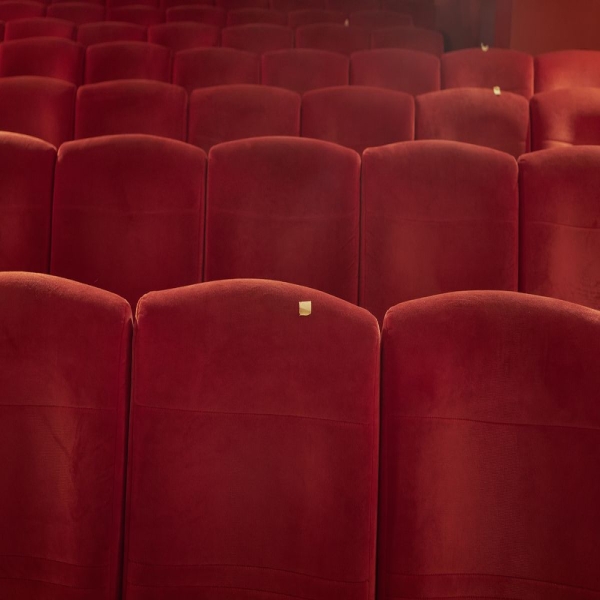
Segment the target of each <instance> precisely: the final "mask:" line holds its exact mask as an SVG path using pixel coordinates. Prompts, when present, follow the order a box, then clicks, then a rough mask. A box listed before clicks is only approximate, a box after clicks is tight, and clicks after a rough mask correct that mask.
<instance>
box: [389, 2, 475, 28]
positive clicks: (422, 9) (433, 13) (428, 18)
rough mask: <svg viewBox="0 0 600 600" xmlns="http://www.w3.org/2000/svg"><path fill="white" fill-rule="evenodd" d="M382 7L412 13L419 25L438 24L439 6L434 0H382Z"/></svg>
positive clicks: (413, 18) (432, 25) (414, 21)
mask: <svg viewBox="0 0 600 600" xmlns="http://www.w3.org/2000/svg"><path fill="white" fill-rule="evenodd" d="M381 8H382V9H383V10H393V11H396V12H400V13H403V14H406V15H410V16H411V17H412V20H413V23H414V24H415V25H416V26H418V27H428V28H430V29H432V28H434V27H435V24H436V20H437V6H436V3H435V1H434V0H428V1H427V0H381ZM467 10H468V9H467Z"/></svg>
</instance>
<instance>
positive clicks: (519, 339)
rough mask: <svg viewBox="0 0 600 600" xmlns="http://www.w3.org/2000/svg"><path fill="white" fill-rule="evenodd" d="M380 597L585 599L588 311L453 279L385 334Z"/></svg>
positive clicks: (596, 448) (591, 440)
mask: <svg viewBox="0 0 600 600" xmlns="http://www.w3.org/2000/svg"><path fill="white" fill-rule="evenodd" d="M382 347H383V356H382V380H383V385H382V388H383V393H382V402H381V404H382V415H381V422H382V431H381V437H382V445H381V448H382V455H381V470H380V473H381V476H380V490H381V492H380V494H381V498H380V504H379V506H380V512H379V535H378V553H377V562H378V580H377V589H378V593H379V594H380V595H381V597H382V598H449V597H450V598H532V599H533V598H548V599H550V598H552V599H557V600H558V599H562V598H565V599H566V598H568V599H569V600H586V599H588V598H593V597H594V595H595V594H596V592H595V591H593V590H598V589H600V573H599V572H598V569H597V567H596V566H597V565H598V563H599V561H600V548H599V547H598V544H597V540H598V539H600V520H599V519H598V509H597V508H598V504H599V503H600V485H599V484H598V482H597V481H596V478H595V477H594V476H593V475H592V473H595V472H596V466H597V465H598V464H599V463H600V445H599V444H598V429H599V428H600V411H599V406H598V402H597V399H598V389H600V371H599V370H598V368H597V357H598V355H599V353H600V314H599V313H597V312H595V311H592V310H590V309H585V308H582V307H578V306H575V305H572V304H567V303H565V302H560V301H558V300H553V299H549V298H539V297H536V296H529V295H527V294H514V293H508V292H463V293H456V294H448V295H444V296H435V297H433V298H426V299H424V300H415V301H414V302H407V303H404V304H401V305H399V306H397V307H395V308H393V309H392V310H391V311H390V312H389V313H388V314H387V316H386V319H385V322H384V325H383V333H382Z"/></svg>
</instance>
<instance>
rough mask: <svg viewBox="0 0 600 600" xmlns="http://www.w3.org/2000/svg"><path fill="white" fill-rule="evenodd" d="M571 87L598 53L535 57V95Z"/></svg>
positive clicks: (582, 80)
mask: <svg viewBox="0 0 600 600" xmlns="http://www.w3.org/2000/svg"><path fill="white" fill-rule="evenodd" d="M0 18H1V17H0ZM572 87H600V52H599V51H597V50H560V51H558V52H548V53H546V54H540V55H538V56H536V57H535V93H536V94H537V93H539V92H549V91H551V90H558V89H563V88H572Z"/></svg>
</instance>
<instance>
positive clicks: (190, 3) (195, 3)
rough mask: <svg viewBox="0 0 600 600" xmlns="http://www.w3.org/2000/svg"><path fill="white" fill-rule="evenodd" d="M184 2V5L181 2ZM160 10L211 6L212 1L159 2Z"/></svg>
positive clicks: (164, 0)
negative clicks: (177, 7)
mask: <svg viewBox="0 0 600 600" xmlns="http://www.w3.org/2000/svg"><path fill="white" fill-rule="evenodd" d="M184 1H185V4H182V2H184ZM159 4H160V7H161V8H162V9H165V10H166V9H168V8H174V7H176V6H212V4H213V2H212V0H160V2H159Z"/></svg>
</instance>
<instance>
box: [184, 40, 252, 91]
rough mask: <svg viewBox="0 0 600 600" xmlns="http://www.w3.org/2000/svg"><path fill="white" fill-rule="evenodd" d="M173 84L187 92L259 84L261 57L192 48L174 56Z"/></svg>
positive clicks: (240, 51) (223, 50) (247, 53)
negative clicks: (212, 87)
mask: <svg viewBox="0 0 600 600" xmlns="http://www.w3.org/2000/svg"><path fill="white" fill-rule="evenodd" d="M173 83H175V84H176V85H180V86H182V87H184V88H185V89H186V90H187V91H188V93H191V92H192V91H193V90H195V89H196V88H202V87H210V86H214V85H226V84H229V83H260V57H259V56H258V55H257V54H253V53H251V52H243V51H242V50H234V49H233V48H195V49H193V50H184V51H182V52H178V53H177V54H176V55H175V60H174V62H173Z"/></svg>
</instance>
